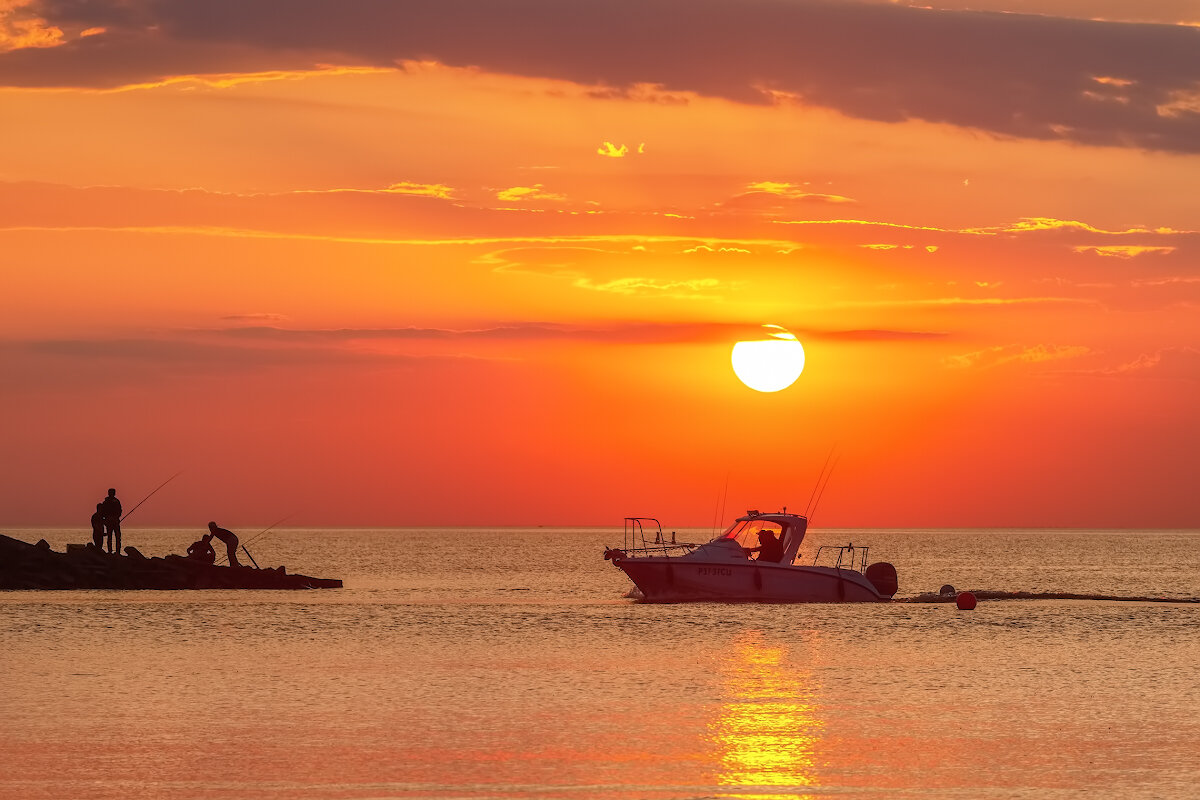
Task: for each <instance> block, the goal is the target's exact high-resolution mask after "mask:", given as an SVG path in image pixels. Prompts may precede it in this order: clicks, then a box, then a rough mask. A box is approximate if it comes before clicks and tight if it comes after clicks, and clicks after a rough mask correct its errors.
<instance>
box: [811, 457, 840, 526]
mask: <svg viewBox="0 0 1200 800" xmlns="http://www.w3.org/2000/svg"><path fill="white" fill-rule="evenodd" d="M841 460H842V457H841V455H839V456H838V457H837V458H835V459H834V460H833V465H832V466H831V467H830V468H829V474H828V475H826V476H825V483H824V485H823V486H821V491H820V492H818V493H817V501H816V502H815V503H814V504H813V507H812V512H811V513H809V514H806V515H805V516H806V517H808V521H809V522H810V523H811V522H812V520H813V517H814V516H816V514H817V506H819V505H820V504H821V498H822V497H823V496H824V495H825V489H826V488H828V487H829V479H830V478H832V477H833V470H834V468H835V467H837V465H838V462H839V461H841Z"/></svg>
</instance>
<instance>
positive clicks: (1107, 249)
mask: <svg viewBox="0 0 1200 800" xmlns="http://www.w3.org/2000/svg"><path fill="white" fill-rule="evenodd" d="M1071 249H1072V250H1074V251H1075V252H1076V253H1095V254H1096V255H1098V256H1107V257H1109V258H1134V257H1135V256H1141V255H1146V254H1147V253H1152V254H1154V255H1170V254H1171V253H1174V252H1175V248H1174V247H1162V246H1153V245H1137V244H1106V245H1095V244H1081V245H1076V246H1075V247H1072V248H1071Z"/></svg>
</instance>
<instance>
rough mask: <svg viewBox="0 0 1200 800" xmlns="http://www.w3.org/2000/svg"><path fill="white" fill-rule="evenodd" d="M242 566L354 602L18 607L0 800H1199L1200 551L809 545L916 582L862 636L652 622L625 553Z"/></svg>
mask: <svg viewBox="0 0 1200 800" xmlns="http://www.w3.org/2000/svg"><path fill="white" fill-rule="evenodd" d="M3 532H4V533H6V534H8V535H11V536H15V537H17V538H20V539H24V540H26V541H36V540H38V539H41V538H44V539H46V540H47V541H48V542H49V543H50V544H51V545H52V546H53V547H54V548H55V549H59V550H61V549H63V547H64V545H65V544H67V543H68V542H83V541H86V540H87V538H88V535H89V534H88V533H86V532H83V531H81V530H48V529H38V530H4V531H3ZM201 533H203V531H202V530H201V529H196V530H180V529H173V530H148V529H137V528H130V529H128V530H126V531H125V536H124V539H125V541H124V543H125V544H126V545H133V546H135V547H137V548H138V549H139V550H140V551H141V552H143V553H144V554H146V555H164V554H167V553H183V552H184V550H185V549H186V548H187V546H188V545H189V544H190V543H191V542H192V541H194V540H195V539H197V538H199V535H200V534H201ZM676 535H677V537H678V538H679V539H680V540H681V541H686V540H694V541H704V540H707V539H708V538H711V536H712V531H708V530H680V531H677V532H676ZM243 538H245V539H247V543H248V549H249V550H250V552H251V553H252V555H253V556H254V558H255V560H257V562H258V563H259V564H260V565H262V566H264V567H265V566H278V565H286V566H287V568H288V571H289V572H300V573H304V574H307V575H312V576H316V577H334V578H342V579H343V580H344V582H345V587H344V588H343V589H336V590H309V591H291V592H288V591H177V592H160V591H61V592H54V591H40V592H32V591H10V592H0V687H2V688H0V692H2V694H0V798H3V800H8V799H9V798H12V799H14V800H16V799H18V798H19V799H20V800H90V799H93V798H94V799H95V800H108V799H110V798H111V800H135V799H137V798H154V799H155V800H291V799H293V798H295V799H296V800H382V799H384V798H389V799H390V798H404V800H424V799H426V798H428V799H429V800H434V799H436V800H451V799H454V800H457V799H459V798H462V799H463V800H466V799H468V798H470V799H472V800H474V799H476V798H513V799H520V800H542V799H543V798H565V799H567V800H576V799H578V800H593V799H594V800H639V799H643V798H644V799H645V800H701V799H702V798H703V799H708V798H746V799H748V800H769V799H772V798H856V799H858V798H863V799H865V798H881V799H882V798H888V799H889V800H891V799H894V798H933V799H934V800H938V799H942V800H949V799H950V798H955V799H958V798H963V799H964V800H966V799H968V798H969V799H971V800H986V799H987V798H1037V799H1038V800H1055V799H1058V798H1194V797H1197V796H1200V603H1197V602H1196V600H1197V598H1200V531H1124V530H1121V531H1114V530H1104V531H1081V530H1024V529H1023V530H937V531H916V530H846V529H841V530H813V531H811V532H810V533H809V537H808V539H807V540H806V542H805V545H804V547H803V548H802V550H801V553H802V555H801V560H802V561H803V560H806V559H808V558H811V557H812V556H813V554H814V552H815V548H816V547H817V546H819V545H822V544H846V543H849V542H853V543H854V544H855V546H856V547H862V546H869V548H870V560H871V561H889V562H891V563H892V564H894V565H895V567H896V570H897V572H898V574H899V580H900V590H899V593H898V595H897V601H896V602H891V603H880V604H855V605H767V604H720V603H699V604H678V605H652V604H645V603H639V602H637V601H636V600H635V599H632V598H630V597H629V596H628V593H629V590H630V588H631V585H630V584H629V582H628V580H627V579H626V578H625V576H624V575H623V574H622V573H621V572H620V571H619V570H617V569H616V568H614V567H613V566H612V565H611V564H610V563H609V562H606V561H604V560H603V558H602V555H603V551H604V548H605V547H606V546H620V545H621V544H622V532H621V530H620V528H615V529H613V528H608V529H599V528H589V529H581V528H570V529H568V528H523V529H427V530H416V529H396V530H384V529H371V530H366V529H322V530H315V529H295V528H292V529H275V530H271V531H269V532H268V533H267V534H265V535H262V536H261V537H259V538H257V539H255V540H254V541H252V542H251V541H249V539H250V537H249V536H247V535H246V532H243ZM945 584H950V585H952V586H954V587H955V588H956V590H958V591H966V590H970V591H976V592H979V593H980V596H981V597H984V598H985V599H981V600H980V601H979V603H978V605H977V607H976V608H975V609H974V610H969V611H968V610H959V608H958V607H957V605H956V604H955V603H953V602H928V600H929V599H930V596H929V593H936V592H938V590H939V589H940V588H941V587H942V586H943V585H945ZM1020 593H1025V594H1026V595H1032V596H1025V597H1023V598H1021V599H1016V595H1018V594H1020ZM1063 594H1069V595H1073V597H1072V598H1070V599H1064V598H1062V597H1061V596H1058V595H1063ZM1005 595H1011V596H1012V597H1006V596H1005ZM1116 597H1120V598H1139V599H1134V600H1120V599H1111V598H1116ZM1102 598H1110V599H1102Z"/></svg>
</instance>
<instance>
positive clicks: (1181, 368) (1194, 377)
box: [1092, 347, 1200, 381]
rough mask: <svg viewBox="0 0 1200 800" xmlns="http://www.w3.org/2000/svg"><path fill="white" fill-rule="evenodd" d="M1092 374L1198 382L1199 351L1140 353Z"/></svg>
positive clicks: (1169, 349)
mask: <svg viewBox="0 0 1200 800" xmlns="http://www.w3.org/2000/svg"><path fill="white" fill-rule="evenodd" d="M1092 374H1099V375H1105V376H1112V377H1146V378H1158V379H1162V380H1186V381H1200V350H1198V349H1196V348H1194V347H1164V348H1162V349H1161V350H1157V351H1155V352H1153V353H1142V354H1141V355H1139V356H1138V357H1137V358H1135V359H1134V360H1133V361H1130V362H1127V363H1125V364H1120V365H1118V366H1116V367H1113V368H1110V369H1106V370H1100V371H1097V372H1094V373H1092Z"/></svg>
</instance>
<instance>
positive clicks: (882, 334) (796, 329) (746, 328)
mask: <svg viewBox="0 0 1200 800" xmlns="http://www.w3.org/2000/svg"><path fill="white" fill-rule="evenodd" d="M784 327H786V328H787V329H788V330H790V331H792V333H794V334H796V336H797V337H798V338H799V339H801V340H802V341H807V340H820V341H842V342H898V341H928V340H936V339H944V338H946V337H947V336H948V334H946V333H944V332H936V331H904V330H882V329H858V330H829V329H820V328H805V327H802V326H799V325H788V326H784ZM761 331H762V326H761V325H758V324H751V323H727V322H677V323H672V322H641V321H628V322H614V323H610V324H581V323H575V324H563V323H553V322H534V321H529V322H522V323H517V324H493V325H481V326H479V327H474V328H417V327H404V328H329V329H304V328H280V327H275V326H247V327H236V328H221V329H216V330H212V331H206V332H197V331H191V332H189V335H200V336H205V337H210V338H218V339H232V340H247V341H255V342H267V341H273V342H278V343H289V342H290V343H312V342H323V343H329V344H349V343H354V342H362V341H399V342H421V341H428V342H445V341H458V342H472V341H477V342H539V341H575V342H592V343H608V344H675V343H694V342H734V341H739V340H741V339H749V338H755V337H758V336H760V335H761Z"/></svg>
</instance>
